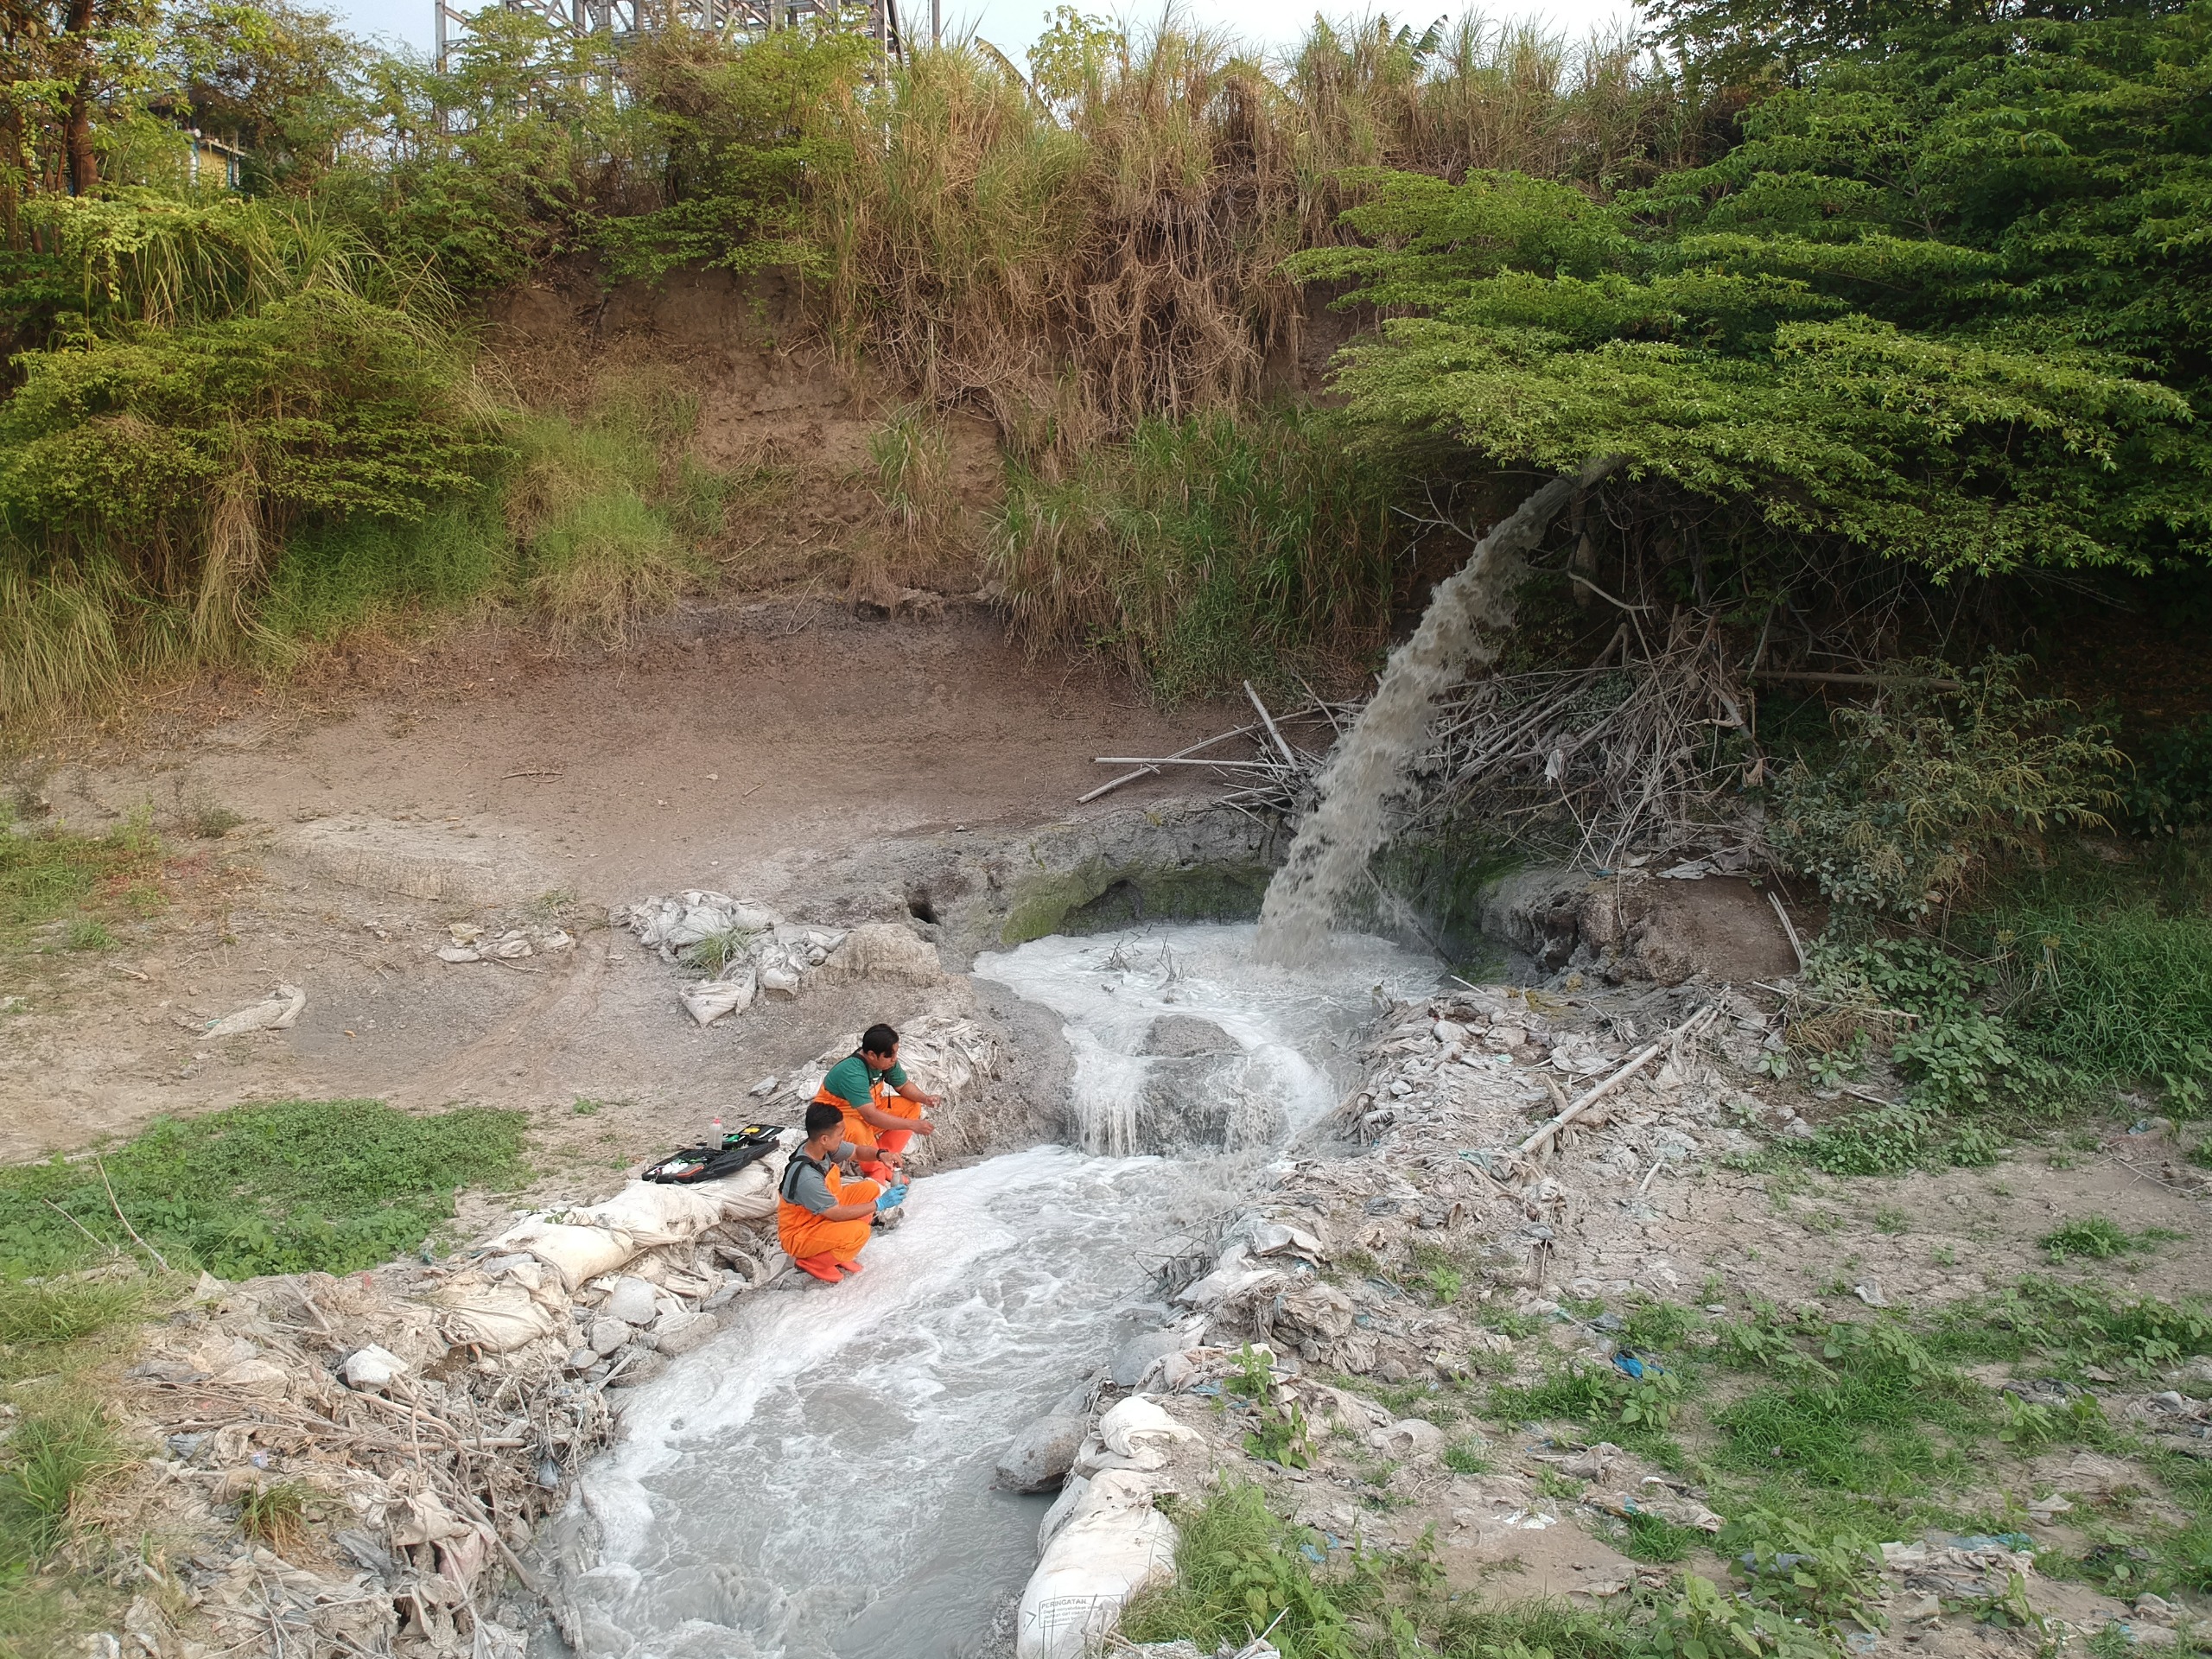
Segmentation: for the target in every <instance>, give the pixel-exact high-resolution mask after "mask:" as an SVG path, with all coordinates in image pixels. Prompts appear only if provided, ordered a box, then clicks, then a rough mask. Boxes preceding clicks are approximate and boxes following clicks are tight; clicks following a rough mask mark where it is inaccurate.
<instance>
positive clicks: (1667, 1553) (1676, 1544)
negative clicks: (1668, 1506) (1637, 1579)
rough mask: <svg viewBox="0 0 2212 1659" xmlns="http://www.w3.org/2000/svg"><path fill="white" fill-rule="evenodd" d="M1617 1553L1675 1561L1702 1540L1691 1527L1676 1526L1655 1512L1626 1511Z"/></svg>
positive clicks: (1703, 1536)
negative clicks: (1640, 1513) (1632, 1512)
mask: <svg viewBox="0 0 2212 1659" xmlns="http://www.w3.org/2000/svg"><path fill="white" fill-rule="evenodd" d="M1621 1524H1622V1527H1623V1529H1624V1535H1623V1537H1622V1539H1621V1541H1620V1542H1621V1553H1622V1554H1624V1555H1626V1556H1628V1557H1629V1558H1630V1560H1638V1561H1652V1562H1664V1561H1679V1560H1683V1559H1685V1558H1686V1557H1687V1556H1688V1554H1689V1553H1690V1551H1692V1550H1693V1549H1694V1548H1697V1547H1698V1546H1699V1545H1700V1544H1701V1543H1703V1542H1704V1541H1705V1535H1704V1534H1703V1533H1701V1532H1700V1531H1698V1530H1697V1529H1696V1528H1694V1527H1678V1526H1676V1525H1675V1523H1674V1522H1671V1521H1662V1520H1661V1519H1660V1518H1659V1517H1658V1516H1656V1515H1630V1516H1624V1517H1623V1519H1622V1523H1621Z"/></svg>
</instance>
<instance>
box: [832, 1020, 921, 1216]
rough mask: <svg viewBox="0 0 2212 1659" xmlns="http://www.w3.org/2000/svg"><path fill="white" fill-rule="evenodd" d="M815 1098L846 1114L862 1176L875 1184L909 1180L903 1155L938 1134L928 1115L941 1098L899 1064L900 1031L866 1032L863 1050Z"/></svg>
mask: <svg viewBox="0 0 2212 1659" xmlns="http://www.w3.org/2000/svg"><path fill="white" fill-rule="evenodd" d="M886 1084H888V1085H889V1090H888V1091H887V1089H886V1087H885V1085H886ZM892 1091H895V1092H892ZM814 1098H815V1100H816V1101H817V1103H820V1104H823V1105H825V1106H835V1107H836V1109H838V1110H839V1111H840V1112H842V1113H843V1114H844V1117H845V1139H846V1140H847V1141H850V1142H851V1143H852V1144H853V1145H854V1146H855V1147H858V1148H859V1149H860V1165H861V1173H863V1174H866V1175H868V1176H869V1177H870V1178H871V1179H875V1180H879V1181H883V1182H886V1183H894V1182H903V1181H904V1180H905V1179H906V1171H905V1166H904V1160H903V1159H902V1158H901V1157H900V1155H899V1154H902V1153H904V1152H905V1151H906V1147H907V1144H908V1143H909V1142H910V1141H912V1140H913V1138H914V1137H915V1136H916V1135H935V1134H936V1133H937V1125H935V1124H934V1123H931V1122H928V1121H927V1120H926V1119H925V1118H924V1117H923V1116H922V1113H923V1111H924V1110H925V1109H927V1108H929V1107H933V1106H935V1105H937V1104H938V1099H939V1096H936V1095H932V1094H929V1093H926V1092H925V1091H924V1090H923V1089H922V1086H921V1085H920V1084H918V1083H915V1082H914V1081H913V1080H912V1078H910V1077H907V1075H906V1067H905V1066H903V1065H899V1033H897V1032H895V1031H893V1030H892V1029H891V1027H888V1026H870V1027H868V1029H867V1031H865V1032H864V1033H861V1046H860V1047H859V1048H858V1049H857V1050H855V1052H852V1053H850V1054H848V1055H847V1056H846V1057H845V1058H843V1059H842V1060H840V1061H838V1062H837V1064H836V1065H833V1066H831V1067H830V1068H829V1076H827V1077H824V1078H823V1079H822V1087H821V1088H820V1089H819V1090H817V1091H816V1093H815V1096H814Z"/></svg>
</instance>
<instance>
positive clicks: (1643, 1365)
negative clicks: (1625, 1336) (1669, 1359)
mask: <svg viewBox="0 0 2212 1659" xmlns="http://www.w3.org/2000/svg"><path fill="white" fill-rule="evenodd" d="M1613 1369H1614V1370H1618V1371H1619V1372H1621V1373H1623V1374H1624V1376H1632V1377H1635V1378H1636V1379H1637V1381H1639V1382H1641V1381H1642V1380H1643V1378H1645V1377H1647V1376H1665V1375H1666V1374H1667V1373H1666V1370H1665V1369H1664V1368H1663V1367H1662V1365H1661V1364H1660V1363H1659V1362H1658V1361H1657V1360H1656V1359H1639V1358H1637V1357H1636V1356H1635V1355H1634V1354H1632V1353H1630V1352H1629V1351H1628V1350H1627V1349H1625V1348H1624V1349H1622V1350H1621V1351H1620V1352H1618V1354H1615V1355H1614V1356H1613Z"/></svg>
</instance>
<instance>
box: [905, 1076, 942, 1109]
mask: <svg viewBox="0 0 2212 1659" xmlns="http://www.w3.org/2000/svg"><path fill="white" fill-rule="evenodd" d="M899 1099H901V1100H911V1101H912V1102H913V1103H914V1104H916V1105H917V1106H937V1105H941V1104H942V1103H944V1096H943V1095H932V1094H928V1093H926V1092H925V1091H924V1090H923V1088H922V1085H921V1084H918V1083H914V1082H912V1081H908V1082H906V1083H902V1084H899Z"/></svg>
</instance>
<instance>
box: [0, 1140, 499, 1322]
mask: <svg viewBox="0 0 2212 1659" xmlns="http://www.w3.org/2000/svg"><path fill="white" fill-rule="evenodd" d="M523 1129H524V1115H523V1114H522V1113H520V1112H513V1111H494V1110H490V1109H481V1108H474V1107H471V1108H464V1109H461V1110H457V1111H450V1112H444V1113H440V1114H436V1115H435V1116H419V1117H418V1116H412V1115H410V1114H408V1113H405V1112H402V1111H398V1110H396V1109H393V1108H391V1107H389V1106H385V1105H383V1104H381V1103H377V1102H374V1101H283V1102H277V1103H269V1104H262V1105H251V1106H239V1107H234V1108H232V1109H230V1110H228V1111H223V1112H215V1113H211V1114H209V1115H208V1116H204V1117H195V1118H189V1119H164V1120H162V1121H159V1122H156V1123H155V1124H154V1125H153V1126H152V1127H150V1128H148V1129H147V1130H145V1131H144V1132H143V1134H141V1135H138V1136H137V1137H136V1138H135V1139H133V1140H131V1141H129V1142H127V1143H125V1144H124V1145H123V1146H121V1147H116V1148H114V1149H113V1150H112V1151H110V1152H108V1153H106V1154H104V1155H103V1157H102V1159H101V1162H102V1163H103V1164H104V1165H105V1170H106V1173H107V1177H108V1179H109V1181H111V1183H112V1184H113V1185H114V1189H115V1198H116V1200H117V1202H118V1203H119V1204H120V1205H121V1207H122V1210H123V1211H124V1214H125V1215H127V1216H128V1217H130V1221H131V1223H132V1224H133V1225H135V1226H136V1227H137V1230H138V1231H139V1233H140V1234H141V1235H143V1236H144V1237H145V1239H146V1240H147V1242H148V1243H150V1244H151V1245H153V1246H154V1248H155V1249H159V1250H160V1251H162V1254H163V1255H166V1256H167V1257H168V1260H169V1261H170V1262H172V1263H173V1264H175V1265H176V1266H178V1267H180V1268H182V1267H184V1266H185V1265H187V1264H188V1263H189V1264H192V1265H196V1266H200V1267H204V1268H207V1269H208V1270H209V1271H210V1272H213V1273H214V1274H219V1275H220V1276H222V1277H224V1278H233V1279H235V1278H245V1277H248V1276H250V1275H252V1274H263V1273H296V1272H303V1271H308V1270H311V1269H312V1270H320V1271H323V1272H327V1273H346V1272H350V1271H353V1270H354V1269H356V1268H365V1267H370V1266H373V1265H374V1264H376V1263H378V1262H383V1261H385V1260H388V1259H389V1258H390V1257H391V1256H392V1255H396V1254H398V1253H400V1252H403V1251H406V1250H411V1249H414V1248H415V1247H416V1245H418V1244H420V1243H422V1242H423V1239H424V1238H425V1237H426V1236H431V1235H434V1234H435V1233H437V1232H439V1231H440V1230H442V1228H443V1226H444V1224H446V1223H447V1222H448V1220H450V1219H451V1217H452V1216H453V1213H454V1202H453V1200H454V1193H455V1192H457V1191H458V1190H459V1189H461V1187H463V1186H470V1185H503V1184H509V1183H512V1182H515V1181H518V1180H520V1179H523V1178H524V1175H525V1174H526V1171H525V1170H524V1166H523V1164H522V1157H521V1155H522V1139H523ZM58 1211H59V1212H66V1217H65V1215H64V1214H62V1213H58ZM72 1222H74V1223H75V1224H76V1225H72ZM80 1227H81V1228H82V1229H83V1230H82V1231H79V1228H80ZM87 1232H89V1233H91V1234H92V1235H93V1236H96V1237H98V1238H99V1239H100V1240H102V1241H104V1242H105V1243H112V1244H114V1245H116V1246H117V1247H118V1248H120V1249H124V1250H129V1249H131V1248H132V1245H131V1241H130V1237H129V1236H128V1235H127V1234H126V1233H125V1232H124V1228H123V1226H122V1224H121V1223H120V1222H119V1221H118V1219H117V1217H116V1214H115V1205H111V1203H110V1200H109V1197H108V1192H107V1189H106V1187H105V1185H103V1184H102V1182H101V1179H100V1173H99V1167H97V1166H95V1165H94V1163H93V1162H92V1160H90V1159H85V1160H79V1161H76V1162H69V1161H65V1160H62V1159H60V1158H59V1157H56V1158H54V1159H52V1160H48V1161H47V1162H44V1163H40V1164H31V1165H27V1166H18V1167H16V1168H12V1169H9V1170H5V1171H0V1274H11V1275H23V1274H51V1273H54V1272H55V1271H57V1270H59V1269H61V1268H68V1267H73V1266H75V1265H77V1264H79V1263H80V1262H85V1261H87V1260H92V1259H97V1258H99V1255H100V1251H99V1248H98V1247H96V1246H95V1245H94V1244H93V1243H92V1242H91V1240H89V1239H87V1238H86V1236H85V1234H86V1233H87Z"/></svg>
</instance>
